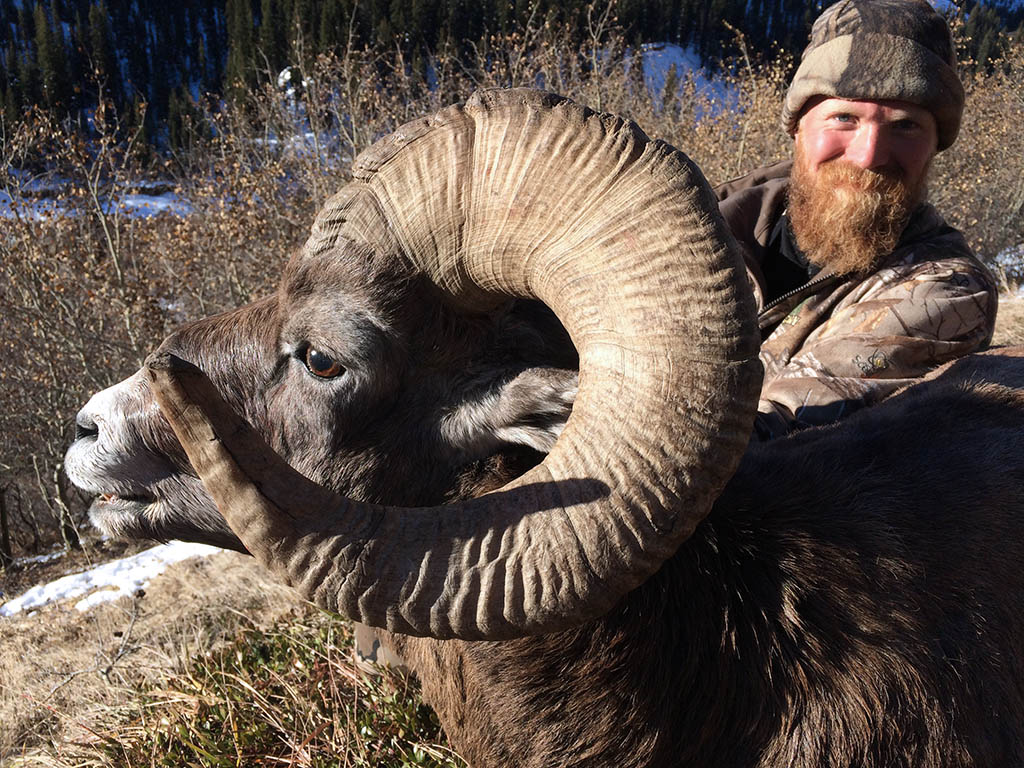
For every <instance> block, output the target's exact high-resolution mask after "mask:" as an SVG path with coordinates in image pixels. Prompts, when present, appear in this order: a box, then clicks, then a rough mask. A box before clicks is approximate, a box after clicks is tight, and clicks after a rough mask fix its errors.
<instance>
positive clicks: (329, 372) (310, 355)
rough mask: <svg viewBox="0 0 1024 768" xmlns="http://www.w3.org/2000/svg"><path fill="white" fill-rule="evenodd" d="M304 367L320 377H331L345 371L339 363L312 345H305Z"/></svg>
mask: <svg viewBox="0 0 1024 768" xmlns="http://www.w3.org/2000/svg"><path fill="white" fill-rule="evenodd" d="M306 368H308V369H309V372H310V373H312V374H313V375H314V376H319V377H320V378H322V379H333V378H334V377H335V376H340V375H341V374H343V373H344V372H345V369H344V368H343V367H342V365H341V363H339V362H338V361H337V360H335V359H334V358H333V357H331V356H330V355H325V354H324V353H323V352H321V351H320V350H318V349H313V347H306Z"/></svg>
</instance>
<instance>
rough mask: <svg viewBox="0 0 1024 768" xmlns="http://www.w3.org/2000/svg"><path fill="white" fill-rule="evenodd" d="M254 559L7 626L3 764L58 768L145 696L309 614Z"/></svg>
mask: <svg viewBox="0 0 1024 768" xmlns="http://www.w3.org/2000/svg"><path fill="white" fill-rule="evenodd" d="M312 610H313V609H312V608H310V607H308V606H306V605H305V604H303V603H302V602H301V601H300V600H299V599H298V598H297V597H296V596H295V594H294V593H293V592H292V591H291V590H290V589H288V588H287V587H284V586H282V585H280V584H277V583H274V582H273V581H271V580H270V578H269V576H268V575H267V574H266V572H265V571H264V570H263V569H262V568H261V567H260V566H259V565H257V564H256V562H255V561H254V560H253V559H252V558H249V557H245V556H242V555H238V554H235V553H231V552H224V553H219V554H216V555H213V556H211V557H208V558H193V559H191V560H187V561H184V562H181V563H177V564H175V565H173V566H171V567H170V568H169V569H168V570H167V571H166V572H165V573H164V574H163V575H161V576H160V577H158V578H156V579H154V580H153V581H152V582H151V584H150V586H149V588H148V589H146V591H145V593H144V594H141V595H138V596H136V597H135V598H133V599H130V598H122V599H121V600H119V601H117V602H115V603H108V604H104V605H100V606H97V607H96V608H94V609H92V610H91V611H88V612H86V613H79V612H78V611H76V610H75V609H74V608H73V607H72V606H71V605H70V604H68V605H59V606H54V607H48V608H44V609H41V610H40V611H38V612H37V613H35V614H34V615H24V616H19V617H13V618H10V619H2V620H0V764H4V765H6V764H8V763H7V762H6V761H7V760H10V761H11V763H10V764H11V765H61V764H63V763H61V762H60V759H61V754H62V752H63V751H64V747H65V746H66V745H72V744H75V743H83V742H90V741H95V740H97V739H98V738H100V737H101V736H102V734H103V730H104V728H106V727H108V726H107V725H99V723H104V724H106V723H110V722H113V721H116V717H112V715H114V714H115V713H114V710H117V709H118V707H119V706H121V705H122V704H123V703H124V702H125V701H127V700H129V699H131V698H132V697H133V696H134V695H135V692H136V691H137V690H138V689H139V687H140V686H142V685H145V684H147V683H148V684H158V683H159V682H160V681H161V680H164V679H166V678H167V676H168V675H170V674H174V673H180V672H182V671H184V670H187V669H188V667H189V666H190V664H192V663H194V660H195V658H196V657H198V656H202V655H203V654H206V653H208V652H209V651H210V650H211V649H212V648H214V647H215V646H217V645H218V644H219V643H223V642H225V641H228V640H230V639H231V638H232V637H234V636H235V635H236V634H237V633H238V632H239V631H241V630H243V629H247V628H251V627H269V626H272V625H273V624H274V623H275V622H277V621H279V620H281V619H283V618H284V617H286V616H288V615H293V616H294V615H297V614H302V613H305V612H311V611H312Z"/></svg>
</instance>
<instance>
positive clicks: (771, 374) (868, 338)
mask: <svg viewBox="0 0 1024 768" xmlns="http://www.w3.org/2000/svg"><path fill="white" fill-rule="evenodd" d="M790 167H791V164H790V163H779V164H776V165H774V166H770V167H768V168H765V169H759V170H758V171H755V172H754V173H752V174H750V175H749V176H747V177H744V178H743V179H739V180H736V181H733V182H730V183H728V184H726V185H722V186H721V187H719V188H718V190H717V192H718V194H719V200H720V203H719V205H720V208H721V210H722V214H723V215H724V217H725V220H726V221H727V222H728V224H729V226H730V228H731V229H732V231H733V234H734V235H735V236H736V238H737V239H738V240H739V241H740V245H741V246H742V248H743V250H744V256H745V258H746V260H747V269H748V277H749V278H750V281H751V283H752V287H753V289H754V293H755V296H756V297H757V301H758V307H759V310H760V315H759V317H760V323H761V330H762V336H763V342H762V345H761V362H762V363H763V365H764V369H765V378H764V384H763V386H762V390H761V400H760V403H759V405H758V411H759V415H758V424H757V428H758V433H759V435H760V436H761V437H762V438H765V439H767V438H771V437H778V436H780V435H783V434H785V433H787V432H789V431H791V430H793V429H796V428H800V427H804V426H810V425H816V424H824V423H828V422H831V421H835V420H837V419H839V418H842V417H844V416H846V415H847V414H849V413H852V412H853V411H855V410H857V409H859V408H862V407H864V406H866V405H871V404H873V403H876V402H878V401H879V400H882V399H883V398H885V397H887V396H888V395H890V394H892V393H893V392H895V391H896V390H898V389H900V388H902V387H904V386H906V385H907V384H910V383H912V382H913V381H915V380H916V379H918V378H920V377H921V376H923V375H925V374H926V373H927V372H928V371H930V370H932V369H933V368H935V367H936V366H938V365H940V364H941V363H944V362H946V361H948V360H952V359H954V358H957V357H960V356H962V355H966V354H969V353H971V352H975V351H978V350H979V349H982V348H984V347H985V346H987V345H988V343H989V342H990V341H991V339H992V331H993V328H994V327H995V317H996V307H997V294H996V287H995V280H994V279H993V277H992V275H991V274H990V273H989V271H988V270H987V269H985V267H984V266H982V264H981V263H980V262H979V261H978V260H977V259H976V258H975V256H974V255H973V254H972V253H971V251H970V249H969V248H968V246H967V243H966V241H965V240H964V237H963V235H962V234H961V233H960V232H959V231H957V230H955V229H953V228H952V227H950V226H948V225H947V224H946V222H945V221H944V220H943V219H942V217H941V216H940V215H939V214H938V212H937V211H936V210H935V208H933V207H932V206H931V205H929V204H923V205H921V206H919V207H918V209H917V210H916V211H915V212H914V214H913V216H912V217H911V220H910V222H909V223H908V225H907V227H906V229H905V230H904V232H903V235H902V237H901V239H900V242H899V244H898V245H897V247H896V250H895V251H894V252H893V253H892V254H891V255H890V256H888V257H887V258H885V259H883V260H882V262H881V264H880V266H879V268H878V269H876V271H874V272H873V273H871V274H870V275H868V276H866V277H850V276H847V277H837V276H832V275H829V274H828V273H827V272H822V273H819V275H817V276H815V278H814V280H812V281H811V282H810V283H809V284H808V285H807V286H805V288H804V289H803V290H801V291H800V292H798V293H796V294H795V295H794V296H792V297H791V298H789V299H788V300H784V301H781V302H778V303H776V304H774V305H769V306H767V307H766V306H765V302H764V295H765V287H764V285H765V284H764V277H763V274H762V272H761V263H762V261H763V257H764V254H765V244H766V243H767V238H768V234H769V233H770V232H771V230H772V227H773V226H774V223H775V221H777V220H778V217H779V216H780V215H781V214H782V211H783V210H784V207H785V190H786V186H787V180H788V177H789V168H790Z"/></svg>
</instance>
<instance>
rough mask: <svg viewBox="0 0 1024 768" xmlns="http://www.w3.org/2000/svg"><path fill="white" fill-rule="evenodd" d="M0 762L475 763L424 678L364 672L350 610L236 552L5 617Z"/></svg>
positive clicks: (0, 638) (0, 633)
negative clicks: (140, 583) (82, 599)
mask: <svg viewBox="0 0 1024 768" xmlns="http://www.w3.org/2000/svg"><path fill="white" fill-rule="evenodd" d="M0 764H3V765H10V766H140V765H159V766H179V765H204V766H206V765H209V766H219V765H232V766H235V765H246V766H248V765H289V764H291V765H308V766H316V765H396V766H397V765H431V766H452V765H460V764H461V763H460V762H459V761H458V759H457V758H456V757H455V756H454V755H452V753H451V752H450V751H449V750H448V749H447V747H446V746H445V745H444V743H443V736H441V735H440V726H439V725H438V723H437V720H436V717H435V716H434V715H433V713H432V712H431V711H430V710H429V709H428V708H427V707H425V706H424V705H423V704H422V702H421V701H420V700H419V698H418V695H417V690H416V687H415V685H413V684H412V683H411V681H409V680H406V679H404V678H399V677H395V676H388V677H387V678H385V679H382V680H373V679H369V678H367V677H366V676H364V675H362V674H361V673H359V672H358V671H357V669H356V667H355V666H354V664H353V662H352V658H351V636H350V625H349V624H348V622H345V621H341V620H339V619H336V618H334V617H331V616H329V615H327V614H324V613H322V612H320V611H317V610H315V609H314V608H312V607H311V606H309V605H308V604H305V603H302V602H301V601H299V600H298V599H297V598H296V597H295V595H294V593H292V592H291V590H289V589H288V588H286V587H282V586H281V585H279V584H275V583H274V582H272V581H270V580H269V578H268V577H267V575H266V573H265V572H264V571H263V569H262V568H261V567H260V566H258V565H257V564H256V563H255V561H253V560H252V559H251V558H248V557H243V556H241V555H237V554H234V553H228V552H225V553H222V554H217V555H214V556H212V557H209V558H205V559H193V560H189V561H185V562H182V563H178V564H176V565H174V566H172V567H171V568H169V569H168V571H167V572H166V573H164V574H163V575H162V576H160V577H158V578H156V579H154V580H153V582H152V583H151V584H150V586H149V587H148V588H147V589H146V591H145V593H144V594H143V595H140V596H137V597H136V598H134V599H127V598H125V599H122V600H120V601H118V602H117V603H111V604H105V605H100V606H98V607H97V608H94V609H93V610H91V611H89V612H87V613H84V614H83V613H78V612H77V611H75V610H74V609H73V608H71V607H70V606H57V607H50V608H46V609H43V610H41V611H39V612H38V613H36V614H35V615H32V616H21V617H17V618H13V619H10V620H7V619H5V620H3V621H2V622H0Z"/></svg>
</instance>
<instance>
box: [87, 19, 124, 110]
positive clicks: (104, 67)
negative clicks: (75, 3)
mask: <svg viewBox="0 0 1024 768" xmlns="http://www.w3.org/2000/svg"><path fill="white" fill-rule="evenodd" d="M109 19H110V13H109V11H108V10H107V3H106V0H100V4H99V5H92V6H90V7H89V48H88V50H89V63H90V65H91V66H92V68H93V71H94V72H95V74H96V76H97V77H98V78H99V81H100V83H102V84H103V86H104V90H105V91H106V93H107V94H108V95H109V96H110V98H112V99H113V100H114V102H115V103H117V104H120V103H121V100H122V96H121V71H120V67H119V66H118V64H117V59H116V58H115V54H114V46H113V44H112V42H111V41H112V37H113V33H112V30H111V29H110V21H109Z"/></svg>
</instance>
